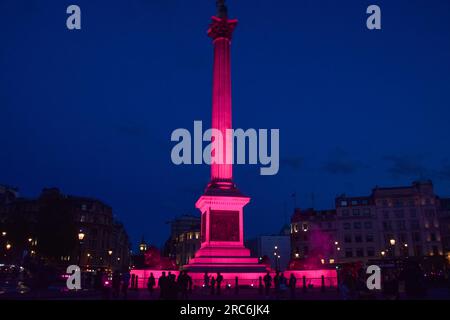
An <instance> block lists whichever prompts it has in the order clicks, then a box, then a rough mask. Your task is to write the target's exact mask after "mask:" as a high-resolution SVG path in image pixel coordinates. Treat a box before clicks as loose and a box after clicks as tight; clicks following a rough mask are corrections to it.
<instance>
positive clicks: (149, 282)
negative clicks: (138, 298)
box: [147, 273, 156, 295]
mask: <svg viewBox="0 0 450 320" xmlns="http://www.w3.org/2000/svg"><path fill="white" fill-rule="evenodd" d="M155 284H156V280H155V276H154V275H153V273H150V277H148V280H147V289H148V292H149V293H150V295H152V294H153V288H154V287H155Z"/></svg>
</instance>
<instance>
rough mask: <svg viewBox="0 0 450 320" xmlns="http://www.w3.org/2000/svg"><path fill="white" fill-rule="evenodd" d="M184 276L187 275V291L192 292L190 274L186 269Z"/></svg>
mask: <svg viewBox="0 0 450 320" xmlns="http://www.w3.org/2000/svg"><path fill="white" fill-rule="evenodd" d="M186 277H187V281H188V291H189V293H192V277H191V276H190V275H188V273H187V271H186Z"/></svg>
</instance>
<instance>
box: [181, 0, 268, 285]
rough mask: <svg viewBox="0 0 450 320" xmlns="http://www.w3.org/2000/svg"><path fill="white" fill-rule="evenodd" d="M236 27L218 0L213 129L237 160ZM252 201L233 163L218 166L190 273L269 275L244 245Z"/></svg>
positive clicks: (203, 206) (202, 206)
mask: <svg viewBox="0 0 450 320" xmlns="http://www.w3.org/2000/svg"><path fill="white" fill-rule="evenodd" d="M236 25H237V20H234V19H229V18H228V10H227V7H226V6H225V1H224V0H218V1H217V15H216V16H213V17H212V23H211V25H210V27H209V30H208V36H209V37H210V38H212V40H213V41H212V42H213V46H214V69H213V95H212V128H213V129H217V130H219V131H220V132H221V133H222V136H223V137H224V143H223V146H222V147H223V149H222V150H221V151H222V152H223V159H227V155H228V156H229V155H232V137H227V135H226V130H227V129H232V122H231V59H230V47H231V39H232V35H233V31H234V29H235V28H236ZM216 151H217V150H216ZM219 153H220V150H219ZM249 201H250V198H249V197H247V196H245V195H243V194H241V193H240V191H239V190H238V189H237V187H236V185H235V184H234V183H233V167H232V164H230V163H223V164H217V163H212V164H211V181H210V183H209V184H208V186H207V187H206V190H205V192H204V194H203V195H202V196H201V197H200V199H198V201H197V203H196V207H197V208H198V209H199V210H200V211H201V247H200V249H199V250H198V251H197V253H196V254H195V257H194V258H192V259H191V260H190V261H189V264H187V265H185V266H184V267H183V268H184V269H185V270H188V271H190V272H223V273H225V274H227V273H228V275H229V276H230V273H233V275H234V273H238V274H241V273H261V272H265V271H266V267H265V266H264V265H261V264H259V263H258V258H253V257H250V250H249V249H247V248H245V246H244V225H243V223H244V219H243V208H244V206H245V205H247V204H248V203H249ZM225 276H226V275H225Z"/></svg>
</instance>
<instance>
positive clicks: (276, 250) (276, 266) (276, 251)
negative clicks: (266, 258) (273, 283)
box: [273, 246, 280, 272]
mask: <svg viewBox="0 0 450 320" xmlns="http://www.w3.org/2000/svg"><path fill="white" fill-rule="evenodd" d="M273 249H274V251H273V255H274V256H275V268H276V270H277V272H278V271H280V270H279V261H278V260H279V259H280V255H279V254H278V246H275V247H274V248H273Z"/></svg>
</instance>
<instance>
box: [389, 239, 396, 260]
mask: <svg viewBox="0 0 450 320" xmlns="http://www.w3.org/2000/svg"><path fill="white" fill-rule="evenodd" d="M395 243H396V241H395V239H394V238H392V239H391V240H389V244H390V245H391V252H392V259H395Z"/></svg>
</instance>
